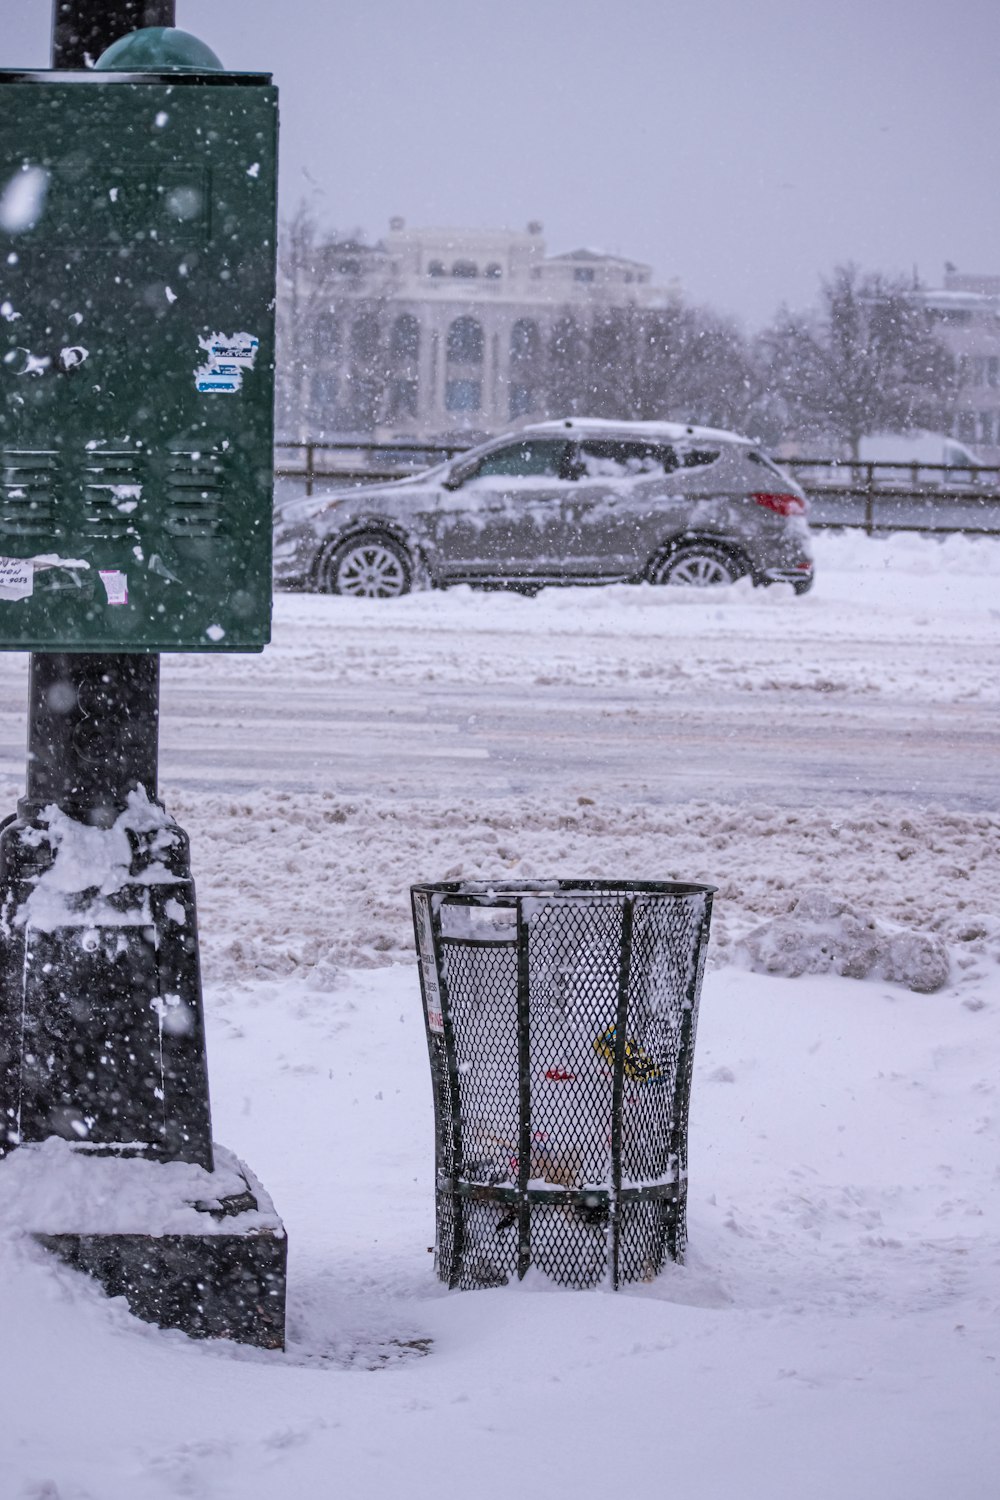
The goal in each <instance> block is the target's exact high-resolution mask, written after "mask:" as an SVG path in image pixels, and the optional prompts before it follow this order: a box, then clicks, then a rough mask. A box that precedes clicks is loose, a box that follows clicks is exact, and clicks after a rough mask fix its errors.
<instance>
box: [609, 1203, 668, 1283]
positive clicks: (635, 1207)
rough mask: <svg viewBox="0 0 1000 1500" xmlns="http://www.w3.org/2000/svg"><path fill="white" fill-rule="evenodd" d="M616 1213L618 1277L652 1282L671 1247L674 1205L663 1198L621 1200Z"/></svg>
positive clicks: (626, 1280) (622, 1279)
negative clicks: (634, 1200)
mask: <svg viewBox="0 0 1000 1500" xmlns="http://www.w3.org/2000/svg"><path fill="white" fill-rule="evenodd" d="M619 1212H620V1214H621V1218H620V1221H619V1237H618V1279H619V1281H625V1282H629V1281H652V1280H653V1278H654V1277H655V1276H657V1275H658V1274H659V1272H660V1270H661V1268H662V1266H663V1261H664V1258H665V1256H666V1254H667V1253H668V1252H669V1251H670V1250H671V1246H672V1242H673V1233H672V1231H673V1229H674V1226H675V1223H676V1218H677V1204H676V1202H671V1201H669V1200H663V1199H660V1200H653V1201H652V1202H648V1203H623V1204H622V1205H621V1208H620V1210H619Z"/></svg>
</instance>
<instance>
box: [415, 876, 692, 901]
mask: <svg viewBox="0 0 1000 1500" xmlns="http://www.w3.org/2000/svg"><path fill="white" fill-rule="evenodd" d="M410 889H411V893H412V894H413V895H425V896H437V897H440V898H443V899H447V900H450V901H459V902H465V903H467V904H469V905H478V906H517V905H518V904H519V902H520V901H521V900H523V899H524V898H530V899H532V900H539V899H541V900H545V899H551V900H560V899H566V898H578V897H584V898H586V897H602V896H604V897H607V896H619V897H621V896H624V897H628V896H714V895H715V893H716V892H717V891H718V886H716V885H707V884H703V883H702V882H699V881H682V880H441V881H421V882H419V883H418V884H416V885H413V886H411V887H410Z"/></svg>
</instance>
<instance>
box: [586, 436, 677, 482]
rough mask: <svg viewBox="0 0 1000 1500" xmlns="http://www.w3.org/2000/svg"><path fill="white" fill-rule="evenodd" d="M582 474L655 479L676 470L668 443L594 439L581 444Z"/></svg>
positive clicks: (672, 451) (592, 476)
mask: <svg viewBox="0 0 1000 1500" xmlns="http://www.w3.org/2000/svg"><path fill="white" fill-rule="evenodd" d="M580 457H581V461H582V464H583V472H584V474H585V475H586V476H587V477H588V478H590V479H636V478H644V477H649V478H655V477H656V476H657V475H658V474H669V473H670V472H671V470H673V469H676V468H677V462H678V460H677V454H676V453H675V452H674V450H673V448H672V447H671V446H670V445H669V444H668V443H648V442H629V441H625V440H621V439H614V438H596V439H591V440H589V441H587V442H584V443H581V444H580Z"/></svg>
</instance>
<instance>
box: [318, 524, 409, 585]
mask: <svg viewBox="0 0 1000 1500" xmlns="http://www.w3.org/2000/svg"><path fill="white" fill-rule="evenodd" d="M412 579H413V569H412V566H411V563H410V559H409V557H408V556H407V554H406V552H405V551H404V549H403V548H402V547H401V546H400V545H399V543H398V542H394V541H393V540H392V538H391V537H387V536H378V535H376V534H374V533H372V534H370V535H364V536H355V537H351V539H350V541H347V542H342V543H341V545H340V546H339V547H336V548H334V550H333V551H332V552H330V553H329V554H328V555H327V556H326V557H324V558H323V559H322V560H321V562H320V565H319V568H318V569H317V582H318V584H319V587H320V589H321V590H322V591H323V593H326V594H347V595H349V596H350V597H351V598H354V599H398V598H399V596H400V594H408V593H409V592H410V587H411V584H412Z"/></svg>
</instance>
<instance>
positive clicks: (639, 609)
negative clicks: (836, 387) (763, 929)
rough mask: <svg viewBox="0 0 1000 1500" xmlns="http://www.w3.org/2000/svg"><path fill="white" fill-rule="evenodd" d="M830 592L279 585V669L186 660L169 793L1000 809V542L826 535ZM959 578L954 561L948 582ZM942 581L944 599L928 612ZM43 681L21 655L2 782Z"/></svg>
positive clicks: (5, 707) (0, 663)
mask: <svg viewBox="0 0 1000 1500" xmlns="http://www.w3.org/2000/svg"><path fill="white" fill-rule="evenodd" d="M819 547H820V572H819V583H818V585H817V589H816V591H815V593H814V594H813V595H811V596H809V597H807V598H805V599H802V600H796V599H793V598H792V597H791V594H790V591H789V592H788V593H785V592H784V591H778V592H771V593H763V592H760V591H753V590H751V589H750V588H749V587H746V588H744V587H740V588H737V589H736V590H733V591H731V593H730V594H729V595H727V596H725V597H724V598H722V599H716V598H714V597H705V596H702V595H695V596H691V595H688V596H683V597H679V596H678V595H677V593H676V591H673V592H672V593H671V594H670V595H669V596H667V595H666V594H665V593H664V592H663V591H656V590H653V589H648V588H647V589H627V588H613V589H601V590H593V591H586V590H569V591H565V592H559V591H555V590H550V591H548V592H547V593H546V594H544V595H542V596H541V597H539V598H537V599H522V598H519V597H516V596H506V595H484V594H474V593H471V592H470V591H468V590H465V589H460V590H454V591H452V592H450V593H448V594H446V595H442V594H429V595H417V596H413V597H411V598H409V599H404V600H400V601H396V602H393V603H388V604H386V603H377V604H376V603H372V604H365V603H359V602H358V601H348V600H338V599H329V598H320V597H290V596H279V598H278V599H277V601H276V611H275V632H274V645H273V646H272V647H271V648H270V649H269V650H268V651H267V652H266V653H265V654H264V655H263V656H262V657H205V658H199V657H188V656H184V657H164V659H163V693H162V707H163V719H162V730H161V747H162V748H161V773H162V782H163V787H164V790H165V791H166V793H167V795H168V796H169V794H170V789H171V788H178V789H184V790H187V791H197V790H208V789H211V788H224V787H225V788H229V789H231V790H234V791H245V790H248V789H250V788H268V787H269V788H271V789H273V790H276V791H277V790H281V791H287V792H316V791H324V790H332V791H335V792H338V793H343V794H346V795H352V796H356V795H371V796H377V795H378V794H380V793H385V794H386V795H387V796H417V797H419V796H426V795H439V794H440V792H441V790H442V785H443V784H444V785H447V784H449V783H452V784H455V785H456V786H458V785H460V786H461V789H462V791H463V792H464V793H465V794H467V795H471V796H476V797H481V798H502V797H504V796H505V795H517V794H525V793H537V792H541V791H544V790H545V789H546V788H548V787H550V786H551V784H552V779H553V775H554V774H557V775H559V776H561V777H562V778H563V782H564V786H565V789H566V791H567V792H568V793H573V794H576V795H587V796H591V797H595V798H596V797H600V798H605V797H607V796H609V795H612V794H613V795H614V797H615V798H616V800H618V801H619V802H624V803H634V802H673V803H676V802H682V801H686V800H689V799H691V798H699V799H711V800H715V801H722V802H732V801H741V800H745V799H750V800H762V801H766V802H769V803H771V804H772V805H782V806H793V805H798V804H800V803H801V802H802V801H803V800H808V799H810V798H811V797H818V798H819V799H821V800H823V801H831V800H834V801H841V800H844V799H847V800H850V799H853V798H857V797H865V798H867V797H870V796H872V795H875V796H883V797H888V798H890V799H892V800H895V801H899V802H910V801H914V800H916V801H918V802H926V801H933V802H935V803H937V804H939V805H944V806H948V807H952V808H958V809H966V810H975V809H979V808H992V807H995V806H997V805H998V804H1000V756H998V754H997V750H998V738H1000V737H998V729H997V725H998V714H997V710H998V707H1000V687H998V682H997V671H996V662H997V645H998V639H1000V611H998V610H997V608H996V607H995V580H994V579H993V577H992V576H991V575H990V574H989V573H988V572H986V571H981V572H980V573H978V574H977V572H976V571H975V568H973V569H972V572H971V575H970V571H969V562H968V560H969V558H970V557H991V556H992V555H993V550H994V544H990V543H979V544H978V551H976V550H975V548H974V546H973V544H969V543H967V542H965V541H964V540H963V539H962V538H955V539H953V540H952V542H950V543H948V544H947V545H945V546H943V547H942V546H941V544H938V543H934V542H928V541H926V540H924V539H922V538H908V537H897V538H894V539H893V541H892V543H891V544H887V543H879V542H871V541H868V540H867V539H865V538H861V537H845V538H836V537H821V538H820V539H819ZM942 566H943V567H944V571H943V572H942ZM928 568H930V569H931V575H930V576H931V577H932V578H933V583H934V609H933V611H931V610H930V609H929V608H928V593H927V590H928V586H929V583H928V572H927V570H928ZM25 697H26V668H25V659H24V658H23V657H13V658H12V657H0V705H2V708H0V774H5V775H7V776H10V777H11V778H13V779H18V778H20V776H21V775H22V774H23V761H24V702H25Z"/></svg>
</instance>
